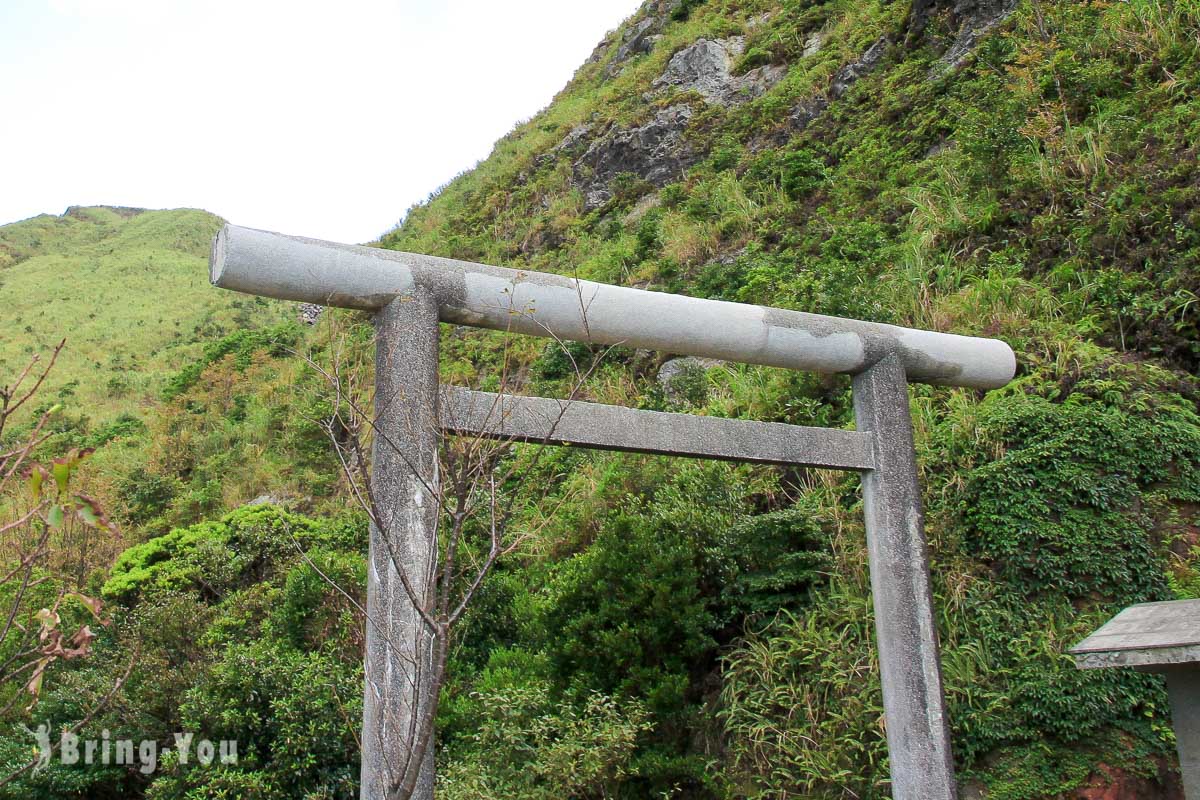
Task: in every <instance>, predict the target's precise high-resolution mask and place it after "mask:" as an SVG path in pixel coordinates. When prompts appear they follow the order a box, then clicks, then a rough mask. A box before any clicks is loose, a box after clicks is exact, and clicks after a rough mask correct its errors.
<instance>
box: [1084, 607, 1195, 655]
mask: <svg viewBox="0 0 1200 800" xmlns="http://www.w3.org/2000/svg"><path fill="white" fill-rule="evenodd" d="M1071 655H1073V656H1075V663H1076V665H1077V666H1078V667H1079V668H1080V669H1094V668H1102V667H1118V666H1153V665H1165V664H1180V663H1185V662H1189V661H1190V662H1200V600H1173V601H1169V602H1165V603H1140V604H1138V605H1133V606H1130V607H1129V608H1126V609H1125V610H1124V611H1122V612H1121V613H1120V614H1117V615H1116V616H1115V617H1113V618H1112V619H1111V620H1109V621H1108V622H1107V623H1105V624H1104V625H1103V626H1101V627H1100V629H1099V630H1097V631H1096V632H1095V633H1093V634H1092V635H1091V636H1089V637H1087V638H1086V639H1084V640H1083V641H1082V642H1080V643H1079V644H1078V645H1076V646H1075V647H1073V648H1071Z"/></svg>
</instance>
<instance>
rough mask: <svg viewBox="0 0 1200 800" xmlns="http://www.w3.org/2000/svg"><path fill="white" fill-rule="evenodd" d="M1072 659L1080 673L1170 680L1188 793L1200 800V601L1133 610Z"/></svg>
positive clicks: (1077, 649) (1092, 638)
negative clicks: (1125, 670)
mask: <svg viewBox="0 0 1200 800" xmlns="http://www.w3.org/2000/svg"><path fill="white" fill-rule="evenodd" d="M1071 655H1073V656H1074V657H1075V666H1077V667H1078V668H1079V669H1104V668H1107V667H1133V668H1134V669H1136V670H1139V671H1141V672H1158V673H1161V674H1162V675H1164V676H1166V679H1167V695H1168V697H1169V698H1170V701H1171V720H1172V722H1173V723H1174V725H1175V744H1176V748H1177V749H1178V751H1179V769H1180V772H1182V773H1183V791H1184V794H1185V795H1186V796H1187V797H1189V798H1192V800H1200V600H1173V601H1168V602H1165V603H1142V604H1140V605H1136V606H1130V607H1129V608H1127V609H1125V610H1124V611H1122V612H1121V613H1120V614H1117V615H1116V616H1115V617H1113V618H1112V619H1110V620H1109V621H1108V622H1106V623H1105V624H1104V625H1103V626H1101V627H1100V628H1099V629H1098V630H1097V631H1096V632H1095V633H1093V634H1092V635H1091V636H1089V637H1088V638H1086V639H1084V640H1083V641H1082V642H1080V643H1079V644H1077V645H1076V646H1075V647H1073V648H1072V649H1071Z"/></svg>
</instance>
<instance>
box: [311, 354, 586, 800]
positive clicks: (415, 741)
mask: <svg viewBox="0 0 1200 800" xmlns="http://www.w3.org/2000/svg"><path fill="white" fill-rule="evenodd" d="M434 345H435V346H436V342H435V343H434ZM554 346H555V348H556V349H557V350H558V351H560V352H561V359H560V360H562V361H565V363H566V364H569V367H568V368H566V369H565V370H563V371H564V372H565V373H566V374H568V375H569V376H570V378H569V380H568V381H567V383H568V384H569V389H568V391H567V397H566V398H565V400H564V401H563V402H562V403H561V404H560V405H559V408H560V411H559V413H558V416H557V418H556V419H551V420H547V423H548V425H547V432H546V435H545V439H544V440H543V441H542V442H541V444H546V443H548V442H549V441H550V440H551V439H552V438H553V434H554V430H555V428H556V427H557V425H558V423H559V421H561V419H562V416H563V414H565V413H566V411H567V409H568V408H569V406H570V403H571V402H573V401H574V400H575V399H576V398H577V397H578V395H579V393H580V391H581V390H582V388H583V385H584V383H585V382H586V381H587V379H588V378H589V377H590V376H591V374H592V373H593V372H594V370H595V369H596V367H597V366H598V365H599V364H600V363H601V362H602V360H603V357H604V355H605V354H606V353H607V351H604V352H601V353H600V354H599V355H598V356H597V357H595V358H593V359H591V361H590V363H589V364H586V365H585V364H581V363H580V360H579V358H578V355H579V348H578V347H577V346H569V345H567V344H566V343H565V342H563V341H560V340H556V341H555V345H554ZM380 347H382V345H380ZM510 356H511V353H510V351H509V337H508V335H507V334H506V335H505V336H504V346H503V351H502V355H501V359H500V363H501V365H502V368H501V372H500V375H499V376H498V377H497V382H498V385H499V386H500V387H501V389H502V390H507V389H509V388H511V387H512V385H513V384H514V383H515V380H514V376H513V375H512V374H511V373H510V369H509V367H510V364H511V362H512V359H511V358H510ZM306 361H307V363H308V364H309V366H310V367H312V368H313V369H314V370H316V371H317V373H318V374H319V375H321V377H322V378H324V381H325V383H326V385H327V389H328V401H329V403H328V409H329V411H328V415H327V416H325V417H324V418H323V419H321V420H320V421H319V422H320V424H321V426H322V427H323V428H324V430H325V431H326V433H327V435H328V437H329V439H330V441H331V442H332V444H333V446H334V449H335V451H336V453H337V456H338V459H339V462H340V464H341V467H342V472H343V475H344V478H345V480H346V484H347V488H348V492H349V494H350V495H351V496H352V497H353V498H354V500H355V501H356V502H357V503H358V504H359V506H360V507H361V508H362V510H363V511H365V512H366V514H367V515H368V517H369V519H370V522H371V525H372V526H373V527H374V528H375V530H376V532H377V536H376V541H377V542H379V543H380V544H381V545H382V546H383V547H384V548H386V553H385V556H386V561H387V564H388V565H390V567H391V568H392V569H393V570H394V571H395V574H396V575H397V576H398V578H399V583H400V587H401V589H402V591H403V597H404V598H406V599H407V608H408V610H409V611H411V612H412V626H413V627H412V628H409V629H407V630H403V633H402V638H404V639H406V640H407V639H411V638H416V639H418V640H423V641H422V644H421V646H417V647H414V646H413V644H412V643H411V642H408V641H392V640H390V639H389V640H388V644H389V645H390V652H391V653H392V654H393V657H394V658H395V657H400V658H402V659H404V663H401V664H391V665H389V666H390V667H394V668H395V669H398V670H406V671H407V673H408V674H409V675H410V676H411V677H410V680H411V682H412V684H413V685H414V687H415V694H416V699H415V700H414V701H413V702H412V703H411V707H408V708H388V709H384V712H383V713H386V714H392V715H400V716H401V718H400V719H394V720H392V721H391V722H392V723H393V724H392V729H393V730H399V731H402V732H404V735H405V736H406V741H405V743H404V747H403V750H404V752H405V753H406V758H405V762H404V763H403V764H399V765H392V772H391V774H390V775H389V778H388V790H387V796H388V797H389V798H393V799H398V800H409V799H410V798H413V797H415V796H423V795H426V794H428V793H429V792H431V791H432V786H431V785H427V784H426V785H422V781H423V780H424V781H428V780H429V779H430V778H431V777H432V775H431V773H430V772H429V769H428V767H429V766H430V765H431V761H430V757H431V755H432V742H433V736H434V720H435V718H436V716H437V709H438V702H439V697H440V693H441V690H442V687H443V686H444V685H445V682H446V676H447V664H448V659H449V655H450V648H451V644H452V642H453V638H454V633H455V630H456V628H457V626H458V624H459V623H460V622H461V621H462V619H463V615H464V614H465V613H466V611H467V609H468V608H469V607H470V604H471V601H472V600H473V598H474V597H475V596H476V595H477V593H478V592H479V590H480V587H481V586H482V585H483V584H484V582H485V581H486V580H487V578H488V576H489V575H490V574H491V573H492V571H493V569H494V568H495V566H496V564H497V562H498V561H499V560H500V559H501V558H503V557H504V556H506V555H509V554H511V553H513V552H514V551H516V550H518V549H519V548H520V547H521V546H522V544H523V543H525V542H526V541H527V540H528V538H529V537H530V536H531V535H533V534H535V533H536V531H537V530H538V529H539V528H540V527H541V525H542V524H544V522H545V521H547V520H549V519H550V518H551V517H552V516H553V511H546V512H545V513H541V514H539V515H538V516H537V517H535V518H534V519H533V520H525V522H526V523H527V524H516V522H517V520H518V518H519V515H520V511H521V510H522V509H524V508H527V507H533V506H536V505H537V501H538V499H539V496H540V499H544V498H545V496H546V494H547V493H548V489H549V488H550V487H549V486H548V485H546V486H543V487H541V488H542V491H541V492H538V491H537V490H536V488H535V487H531V486H530V485H529V484H528V481H527V480H526V478H527V477H528V476H530V475H532V474H534V473H535V472H536V471H537V469H538V466H539V463H540V461H541V460H542V455H543V453H544V452H545V449H544V447H541V446H537V445H534V446H530V447H519V446H516V445H517V443H516V442H515V441H514V440H513V439H511V438H507V437H505V436H504V435H501V434H500V431H501V429H502V424H503V419H504V416H505V414H506V413H508V409H507V406H506V403H505V397H506V395H505V392H504V391H501V392H500V393H498V394H495V395H492V396H490V400H489V401H488V402H489V407H488V408H487V409H484V410H483V416H484V419H485V420H486V422H485V425H484V430H483V432H482V433H480V434H476V435H460V436H453V437H450V436H443V434H442V430H443V429H449V430H456V429H462V428H463V427H465V426H462V427H460V426H459V424H458V423H459V422H460V421H456V420H454V419H453V418H450V417H451V416H452V413H453V412H452V410H451V407H452V405H453V404H452V403H450V402H448V398H447V397H446V396H443V397H442V398H441V402H440V405H441V409H442V415H443V419H441V420H440V421H438V420H436V419H435V418H434V415H433V414H432V413H429V414H424V413H415V414H414V415H413V416H411V417H408V418H407V419H406V421H407V424H410V425H423V426H432V427H435V428H436V430H431V431H426V433H428V434H431V435H432V437H433V438H434V441H436V442H437V444H438V446H437V453H436V455H435V457H433V458H425V457H424V456H423V455H422V454H420V453H414V452H410V451H409V449H408V447H406V446H405V444H404V443H403V442H400V441H397V440H396V439H395V438H393V436H392V435H389V431H388V429H387V427H386V426H385V425H383V424H381V421H380V409H383V408H386V407H389V406H391V405H392V404H394V403H399V402H402V400H403V398H399V397H371V396H370V395H371V393H370V392H369V391H368V390H367V389H366V388H365V387H366V386H367V385H368V381H365V380H363V378H364V376H365V373H366V372H367V368H366V363H365V362H364V361H362V360H361V359H360V358H358V357H356V355H355V354H354V352H353V349H352V348H350V347H348V346H347V345H346V339H345V337H342V338H341V339H338V338H337V337H336V336H335V341H334V342H333V344H332V345H331V350H330V356H329V358H328V363H327V364H325V365H322V364H319V363H318V362H317V361H316V359H314V358H312V357H306ZM432 400H433V398H432V397H430V398H427V402H432ZM409 405H419V403H416V402H414V403H410V404H409ZM372 407H374V409H375V411H374V412H371V411H368V410H367V409H370V408H372ZM476 411H478V409H477V410H476ZM409 433H411V431H410V432H409ZM406 438H407V439H408V440H412V439H413V438H414V437H412V436H407V437H406ZM387 459H390V460H391V461H392V462H393V465H394V466H401V467H402V471H407V473H408V475H409V476H411V478H412V479H413V481H414V483H415V484H416V486H417V487H419V488H418V492H419V493H423V495H424V496H427V497H428V498H430V499H431V500H432V502H433V505H434V506H435V507H436V511H435V512H434V513H433V515H434V517H435V522H434V526H433V527H434V537H433V538H434V541H435V548H434V549H433V550H432V551H430V552H414V548H415V549H416V550H419V549H420V545H419V544H417V545H413V546H412V547H410V546H409V544H408V540H407V538H406V531H405V530H404V526H405V521H404V520H397V519H395V518H394V515H393V514H392V513H390V512H391V510H392V509H390V508H389V507H388V504H387V501H386V500H385V498H384V497H383V496H382V495H383V494H384V492H385V491H388V492H392V493H395V491H396V488H397V486H396V485H395V483H394V481H392V482H391V483H392V485H389V486H386V487H385V486H381V482H383V483H388V482H389V480H388V479H387V478H386V477H385V478H384V479H383V480H382V481H381V477H380V475H379V474H377V473H373V472H372V462H373V461H375V462H379V461H381V460H387ZM382 471H383V472H387V471H388V470H382ZM400 485H404V484H403V483H401V484H400ZM530 489H534V491H532V493H531V492H530ZM401 491H404V490H401ZM531 494H532V496H531ZM567 499H568V498H563V499H560V500H559V503H560V504H561V503H565V502H566V501H567ZM538 520H541V522H539V521H538ZM398 591H399V590H398ZM347 596H348V595H347ZM358 609H359V611H360V613H362V614H363V615H364V616H366V615H367V614H368V611H367V609H366V608H363V607H362V606H361V605H359V606H358ZM389 622H390V621H388V620H380V619H368V625H374V626H375V628H376V630H377V631H381V632H385V633H383V635H385V636H386V635H387V634H386V632H387V631H393V632H394V631H395V630H396V626H394V625H392V624H389ZM368 658H370V653H368ZM396 705H400V704H396Z"/></svg>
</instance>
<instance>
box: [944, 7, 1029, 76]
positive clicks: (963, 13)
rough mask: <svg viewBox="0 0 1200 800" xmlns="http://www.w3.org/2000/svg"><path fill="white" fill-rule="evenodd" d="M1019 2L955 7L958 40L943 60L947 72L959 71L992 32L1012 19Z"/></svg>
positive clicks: (956, 39)
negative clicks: (982, 39) (979, 44)
mask: <svg viewBox="0 0 1200 800" xmlns="http://www.w3.org/2000/svg"><path fill="white" fill-rule="evenodd" d="M1017 4H1018V0H958V2H956V3H955V4H954V19H955V20H956V21H957V22H958V25H959V27H958V36H957V37H956V38H955V40H954V44H952V45H950V49H949V50H947V51H946V54H945V55H944V56H942V59H941V63H942V64H943V65H945V69H950V70H953V69H957V68H958V67H960V66H962V65H963V63H964V62H966V60H967V58H968V57H969V56H970V55H971V53H972V52H973V51H974V50H975V45H977V44H978V43H979V40H980V39H981V38H982V37H983V36H984V35H985V34H987V33H988V32H989V31H990V30H992V28H995V27H996V26H997V25H999V24H1000V23H1001V22H1003V21H1004V20H1006V19H1008V18H1009V17H1010V16H1012V13H1013V12H1014V11H1016V10H1017Z"/></svg>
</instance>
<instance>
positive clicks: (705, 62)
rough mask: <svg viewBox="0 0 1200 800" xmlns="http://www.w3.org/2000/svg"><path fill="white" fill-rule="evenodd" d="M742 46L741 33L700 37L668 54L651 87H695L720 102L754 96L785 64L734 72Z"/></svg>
mask: <svg viewBox="0 0 1200 800" xmlns="http://www.w3.org/2000/svg"><path fill="white" fill-rule="evenodd" d="M745 49H746V39H745V37H742V36H735V37H733V38H732V39H717V40H714V39H700V40H699V41H697V42H696V43H695V44H693V45H692V46H690V47H687V48H684V49H683V50H680V51H679V52H678V53H676V54H675V55H674V56H673V57H672V58H671V61H670V63H669V64H667V69H666V70H665V71H664V72H663V74H662V75H660V76H659V77H658V78H657V79H655V81H654V84H653V85H654V88H656V89H663V88H667V87H675V88H677V89H680V90H683V91H688V90H691V91H695V92H698V93H699V94H701V95H703V96H704V99H705V100H707V101H708V102H710V103H716V104H718V105H722V106H728V105H734V104H737V103H744V102H746V101H748V100H753V99H754V98H755V97H758V96H759V95H761V94H762V93H763V92H765V91H766V90H767V89H769V88H771V87H772V86H774V85H775V84H776V83H778V82H779V80H780V79H781V78H783V76H784V75H785V74H786V73H787V68H786V67H783V66H778V65H770V66H765V67H759V68H758V69H755V70H752V71H750V72H748V73H746V74H745V75H741V76H735V75H734V74H733V73H732V69H733V61H734V59H735V58H737V57H738V56H740V55H741V54H742V53H743V52H744V51H745Z"/></svg>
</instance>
